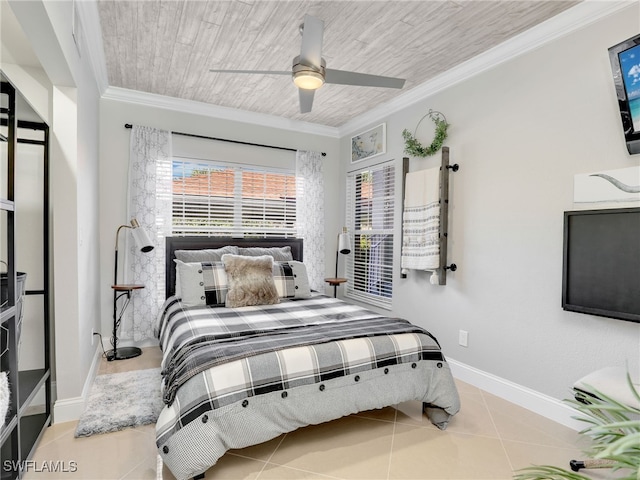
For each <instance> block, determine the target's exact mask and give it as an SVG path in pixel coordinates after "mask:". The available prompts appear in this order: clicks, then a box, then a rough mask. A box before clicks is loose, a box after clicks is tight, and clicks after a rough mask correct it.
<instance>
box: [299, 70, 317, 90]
mask: <svg viewBox="0 0 640 480" xmlns="http://www.w3.org/2000/svg"><path fill="white" fill-rule="evenodd" d="M293 83H295V84H296V87H298V88H303V89H305V90H317V89H319V88H320V87H321V86H322V85H324V76H323V75H322V74H321V73H319V72H314V71H313V70H300V71H297V72H293Z"/></svg>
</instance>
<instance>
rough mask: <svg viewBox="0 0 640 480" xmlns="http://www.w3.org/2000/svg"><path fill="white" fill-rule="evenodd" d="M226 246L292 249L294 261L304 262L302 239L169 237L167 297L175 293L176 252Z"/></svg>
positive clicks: (166, 278)
mask: <svg viewBox="0 0 640 480" xmlns="http://www.w3.org/2000/svg"><path fill="white" fill-rule="evenodd" d="M226 245H235V246H238V247H286V246H289V247H291V254H292V255H293V259H294V260H298V261H300V262H302V239H301V238H231V237H167V238H166V242H165V246H166V251H165V258H166V262H165V292H166V297H167V298H168V297H170V296H171V295H173V294H174V293H175V287H176V262H174V260H175V258H176V256H175V253H174V252H175V251H176V250H202V249H205V248H220V247H224V246H226Z"/></svg>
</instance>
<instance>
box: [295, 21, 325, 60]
mask: <svg viewBox="0 0 640 480" xmlns="http://www.w3.org/2000/svg"><path fill="white" fill-rule="evenodd" d="M323 32H324V22H323V21H322V20H320V19H319V18H316V17H312V16H311V15H305V16H304V24H303V27H302V48H301V49H300V63H303V64H305V65H308V66H310V67H316V68H318V69H319V68H320V66H321V63H322V34H323Z"/></svg>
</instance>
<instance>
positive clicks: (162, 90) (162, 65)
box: [151, 1, 183, 95]
mask: <svg viewBox="0 0 640 480" xmlns="http://www.w3.org/2000/svg"><path fill="white" fill-rule="evenodd" d="M182 7H183V4H182V3H181V2H174V1H161V2H160V12H159V16H158V23H157V26H156V28H157V31H158V37H157V38H159V41H157V42H156V45H155V52H154V55H153V58H154V62H153V68H152V70H153V74H152V75H151V89H152V91H153V92H154V93H157V94H159V95H166V94H167V81H168V79H169V77H170V76H171V75H173V72H172V71H171V62H172V59H173V54H174V48H175V45H176V38H177V36H178V28H179V24H178V22H176V18H179V17H180V16H181V15H182Z"/></svg>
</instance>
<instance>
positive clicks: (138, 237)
mask: <svg viewBox="0 0 640 480" xmlns="http://www.w3.org/2000/svg"><path fill="white" fill-rule="evenodd" d="M133 222H135V225H134V223H133ZM131 225H134V226H133V228H132V230H131V234H132V235H133V240H134V241H135V242H136V246H137V247H138V248H139V249H140V251H141V252H143V253H147V252H150V251H151V250H153V242H152V241H151V239H150V238H149V234H148V233H147V231H146V230H145V229H144V228H142V227H141V226H140V225H139V224H138V222H137V221H136V219H135V218H134V219H133V220H131Z"/></svg>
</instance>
